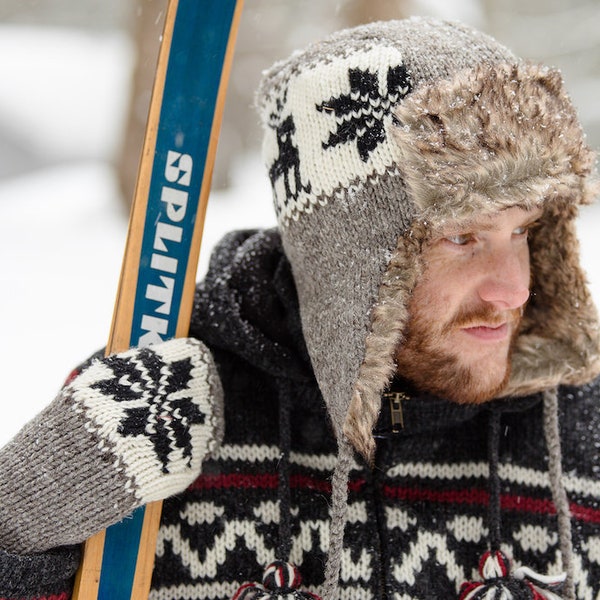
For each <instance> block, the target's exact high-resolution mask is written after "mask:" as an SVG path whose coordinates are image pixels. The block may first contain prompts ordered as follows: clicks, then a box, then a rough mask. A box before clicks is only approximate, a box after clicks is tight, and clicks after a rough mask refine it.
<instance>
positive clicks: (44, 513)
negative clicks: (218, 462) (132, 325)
mask: <svg viewBox="0 0 600 600" xmlns="http://www.w3.org/2000/svg"><path fill="white" fill-rule="evenodd" d="M222 421H223V418H222V389H221V384H220V381H219V379H218V376H217V374H216V370H215V367H214V363H213V361H212V357H211V355H210V353H209V352H208V350H207V349H206V347H205V346H204V345H203V344H202V343H200V342H198V341H197V340H193V339H174V340H170V341H168V342H164V343H161V344H156V345H154V346H150V347H147V348H142V349H131V350H128V351H126V352H122V353H119V354H113V355H111V356H109V357H106V358H103V359H97V360H94V361H92V362H91V364H90V365H89V366H88V367H86V368H84V369H83V370H82V371H81V372H80V373H79V374H77V375H76V376H75V377H74V378H73V379H71V380H70V381H69V382H68V383H67V384H66V385H65V387H64V388H63V389H62V390H61V392H60V394H59V395H58V397H57V398H56V399H55V400H54V401H53V402H52V403H51V404H50V405H49V406H48V407H47V408H46V409H44V410H43V411H42V412H41V413H39V414H38V415H37V416H36V417H35V418H34V419H33V420H32V421H30V422H29V423H28V424H27V425H25V426H24V427H23V429H22V430H21V431H20V432H19V433H18V434H17V435H16V436H15V437H14V438H13V440H11V442H9V443H8V444H7V445H6V446H5V447H4V448H2V449H0V503H1V506H2V510H0V548H2V549H4V550H7V551H11V552H16V553H27V552H40V551H43V550H46V549H49V548H51V547H56V546H60V545H66V544H74V543H80V542H82V541H83V540H85V539H87V538H88V537H90V535H92V534H94V533H96V532H98V531H100V530H102V529H105V528H106V527H108V526H109V525H111V524H113V523H115V522H117V521H119V520H121V519H122V518H123V517H125V516H126V515H128V514H129V513H130V512H131V511H132V510H133V509H135V508H137V507H138V506H140V505H143V504H147V503H148V502H151V501H154V500H160V499H163V498H166V497H168V496H171V495H173V494H176V493H178V492H180V491H182V490H184V489H185V488H186V487H187V486H188V485H189V484H190V483H191V482H192V481H193V480H194V479H195V478H196V477H197V476H198V474H199V472H200V469H201V464H202V461H203V459H204V458H205V457H206V456H207V455H208V454H209V453H211V452H212V451H214V450H215V449H216V447H217V445H218V443H219V441H220V438H221V434H222Z"/></svg>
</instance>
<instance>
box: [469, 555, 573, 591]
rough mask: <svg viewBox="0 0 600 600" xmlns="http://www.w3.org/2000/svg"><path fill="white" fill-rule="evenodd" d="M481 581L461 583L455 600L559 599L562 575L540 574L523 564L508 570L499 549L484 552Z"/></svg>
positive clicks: (508, 567) (481, 564)
mask: <svg viewBox="0 0 600 600" xmlns="http://www.w3.org/2000/svg"><path fill="white" fill-rule="evenodd" d="M479 574H480V575H481V577H482V579H483V581H481V582H469V583H463V585H462V587H461V590H460V595H459V600H479V599H485V600H543V599H546V600H561V596H559V595H558V592H560V590H561V588H562V586H563V583H564V581H565V579H566V575H565V574H564V573H563V574H561V575H557V576H544V575H539V574H537V573H535V572H533V571H532V570H531V569H528V568H527V567H522V568H520V569H516V570H515V571H513V572H512V573H511V569H510V561H509V559H508V557H507V556H506V555H505V554H504V553H502V552H501V551H500V550H496V551H495V552H491V551H490V552H486V553H485V554H484V555H483V557H482V558H481V561H480V563H479Z"/></svg>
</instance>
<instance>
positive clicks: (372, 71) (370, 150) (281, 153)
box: [263, 47, 412, 221]
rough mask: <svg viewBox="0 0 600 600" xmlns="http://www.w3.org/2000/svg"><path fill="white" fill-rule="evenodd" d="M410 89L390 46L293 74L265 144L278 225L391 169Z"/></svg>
mask: <svg viewBox="0 0 600 600" xmlns="http://www.w3.org/2000/svg"><path fill="white" fill-rule="evenodd" d="M324 82H326V83H327V85H326V86H325V84H324ZM411 90H412V84H411V82H410V77H409V73H408V70H407V69H406V67H405V65H404V64H403V61H402V56H401V54H400V52H399V51H398V50H396V49H395V48H391V47H384V48H374V49H370V50H365V51H364V52H361V53H357V54H355V55H353V56H351V57H348V58H343V59H340V60H338V61H335V62H321V63H318V64H317V65H315V66H313V67H312V68H310V69H306V70H304V71H302V72H299V73H297V74H295V75H294V76H292V77H291V78H290V80H289V82H288V84H287V85H286V87H284V88H282V89H281V90H278V93H277V94H274V96H273V97H272V98H271V108H270V110H269V118H268V126H269V132H270V133H268V134H267V136H266V138H265V142H264V145H263V153H264V156H265V160H266V162H267V164H268V165H269V177H270V179H271V184H272V186H273V190H274V195H275V209H276V211H277V214H278V217H279V219H280V220H281V219H283V221H286V220H289V219H291V218H292V219H298V218H299V216H300V215H301V214H302V213H310V212H312V209H313V207H314V206H315V205H316V204H321V205H324V204H326V203H327V202H328V201H329V199H330V198H331V197H332V196H335V195H336V192H338V191H339V190H344V189H347V188H348V187H349V186H350V185H352V182H353V181H355V180H357V179H360V180H365V179H367V178H369V177H372V176H375V175H382V174H383V173H385V172H386V170H388V169H389V168H391V167H392V166H393V164H394V159H393V152H392V149H391V147H390V143H389V140H388V137H389V136H388V133H387V130H388V126H389V123H390V122H391V120H392V118H393V117H392V114H391V112H392V109H393V107H394V106H395V105H396V104H397V103H398V102H400V101H401V100H402V98H404V97H405V96H406V95H407V94H409V93H410V92H411Z"/></svg>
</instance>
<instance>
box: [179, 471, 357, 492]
mask: <svg viewBox="0 0 600 600" xmlns="http://www.w3.org/2000/svg"><path fill="white" fill-rule="evenodd" d="M364 484H365V480H364V479H354V480H351V481H350V482H349V483H348V489H349V490H350V491H351V492H356V491H359V490H360V489H361V488H362V487H363V486H364ZM278 485H279V477H278V476H277V474H271V473H265V474H262V475H243V474H239V473H229V474H227V475H200V477H198V479H196V481H194V483H192V485H191V486H190V488H189V489H191V490H213V489H225V488H242V489H260V490H272V489H277V486H278ZM290 487H291V488H294V489H309V490H316V491H318V492H323V493H326V494H330V493H331V482H329V481H327V480H326V479H319V478H318V477H309V476H308V475H292V476H290Z"/></svg>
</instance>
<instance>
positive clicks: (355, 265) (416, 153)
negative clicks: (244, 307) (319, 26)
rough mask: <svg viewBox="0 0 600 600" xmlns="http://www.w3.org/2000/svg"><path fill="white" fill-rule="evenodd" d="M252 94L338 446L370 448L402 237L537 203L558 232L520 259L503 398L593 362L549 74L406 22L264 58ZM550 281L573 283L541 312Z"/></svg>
mask: <svg viewBox="0 0 600 600" xmlns="http://www.w3.org/2000/svg"><path fill="white" fill-rule="evenodd" d="M257 104H258V107H259V111H260V114H261V118H262V121H263V124H264V129H265V137H264V144H263V157H264V160H265V163H266V165H267V168H268V171H269V176H270V179H271V183H272V186H273V192H274V202H275V208H276V211H277V215H278V221H279V226H280V230H281V236H282V240H283V246H284V250H285V252H286V254H287V256H288V258H289V261H290V263H291V266H292V270H293V274H294V278H295V282H296V285H297V289H298V296H299V302H300V311H301V318H302V323H303V331H304V334H305V337H306V342H307V347H308V349H309V353H310V356H311V360H312V363H313V368H314V371H315V375H316V377H317V380H318V383H319V386H320V388H321V391H322V393H323V396H324V398H325V401H326V403H327V405H328V409H329V412H330V414H331V418H332V422H333V425H334V428H335V430H336V434H337V435H338V439H340V438H341V437H343V436H344V435H345V436H347V438H348V439H349V440H350V442H351V443H352V444H353V446H354V447H355V448H356V449H358V450H359V451H360V452H361V453H362V454H363V455H365V456H367V457H368V458H370V457H372V453H373V449H374V441H373V439H372V436H371V430H372V427H373V425H374V423H375V420H376V418H377V413H378V411H379V406H380V395H381V392H382V391H383V390H384V389H385V387H386V385H387V384H388V382H389V380H390V378H391V377H392V375H393V373H394V362H393V353H394V349H395V348H396V347H397V345H398V344H399V343H401V339H402V334H403V330H404V327H405V324H406V321H407V302H408V298H409V297H410V294H411V291H412V289H413V287H414V284H415V281H416V280H417V278H418V276H419V274H420V271H421V266H420V245H421V243H422V241H423V240H424V239H425V237H426V235H427V230H428V228H429V227H430V226H431V225H432V224H435V222H436V221H441V220H443V219H448V218H452V219H461V218H464V217H466V216H468V215H469V214H473V213H474V212H476V213H481V212H482V211H483V212H486V211H494V210H498V209H499V208H502V207H507V206H511V205H516V204H518V205H524V206H533V205H544V206H545V207H546V206H550V204H551V205H552V207H554V208H552V209H548V210H547V215H548V216H547V222H545V223H543V226H542V227H541V228H540V231H541V233H539V234H538V235H540V236H542V237H541V238H540V239H553V240H556V235H557V233H560V235H561V236H562V238H563V240H556V241H557V244H556V248H555V249H553V250H549V251H548V252H545V250H544V251H540V252H539V255H540V256H539V257H538V258H536V257H535V256H532V268H533V269H534V270H535V269H538V270H540V272H543V273H544V277H546V276H549V277H550V279H551V280H552V281H551V283H549V284H548V285H547V287H546V288H545V287H544V285H546V284H545V282H544V281H542V282H541V283H540V288H539V289H538V290H537V295H538V298H539V299H540V300H541V302H540V303H539V304H538V305H537V306H534V307H533V308H532V309H531V311H532V313H531V315H530V319H529V321H527V326H528V329H529V331H530V337H529V338H527V339H524V340H520V341H519V344H520V349H521V354H522V355H523V356H524V358H522V359H521V358H519V357H516V358H515V361H516V362H517V363H519V364H522V367H520V368H518V369H516V370H515V373H516V375H515V378H516V379H515V381H514V382H512V383H511V385H512V387H511V388H510V390H509V391H519V392H521V391H535V390H537V389H547V388H549V387H551V386H553V385H556V384H557V383H559V382H561V381H569V382H576V381H581V380H586V379H590V378H591V376H592V375H593V374H595V373H597V372H598V370H599V360H598V329H597V320H596V313H595V309H594V307H593V306H592V303H591V300H590V297H589V294H588V292H587V289H586V287H585V278H584V276H583V274H582V273H581V270H580V268H579V266H578V257H577V253H576V250H575V249H574V245H575V241H574V238H575V234H574V226H573V223H572V220H573V216H574V213H573V211H570V209H566V208H565V206H571V205H576V204H580V203H584V202H588V201H590V199H591V196H592V191H591V188H590V185H589V177H588V176H589V174H590V172H591V169H592V164H593V156H592V153H591V152H590V151H589V150H588V149H587V147H586V146H585V143H584V138H583V134H582V132H581V128H580V127H579V123H578V121H577V118H576V115H575V111H574V109H573V107H572V105H571V103H570V101H569V99H568V98H567V96H566V94H565V93H564V91H563V89H562V82H561V79H560V77H559V75H558V74H557V73H556V72H555V71H550V70H547V69H542V68H539V67H534V66H531V65H526V64H524V63H522V62H521V61H519V60H518V59H517V58H515V56H514V55H513V54H512V53H511V52H510V51H509V50H508V49H506V48H505V47H503V46H502V45H500V44H499V43H498V42H496V41H495V40H493V39H492V38H490V37H489V36H486V35H484V34H482V33H480V32H478V31H475V30H472V29H470V28H468V27H466V26H464V25H461V24H456V23H448V22H440V21H437V20H433V19H424V18H412V19H408V20H403V21H391V22H385V23H373V24H369V25H364V26H361V27H358V28H354V29H350V30H345V31H342V32H338V33H336V34H334V35H333V36H331V37H330V38H328V39H326V40H325V41H323V42H320V43H317V44H314V45H312V46H310V47H309V48H308V49H306V50H305V51H303V52H299V53H296V54H294V55H293V56H292V57H291V58H290V59H289V60H287V61H284V62H280V63H278V64H276V65H274V66H273V67H272V68H271V69H270V70H269V71H268V72H267V73H266V74H265V76H264V78H263V81H262V83H261V86H260V88H259V91H258V95H257ZM499 182H503V183H502V186H500V185H499ZM557 216H559V217H560V219H557ZM557 222H560V223H561V225H560V226H559V227H560V232H557V230H556V227H557V225H556V223H557ZM546 236H551V237H550V238H548V237H546ZM563 241H564V245H565V246H561V244H563ZM538 245H539V246H540V247H541V244H540V243H539V242H536V240H532V254H534V253H535V249H536V248H537V246H538ZM565 247H566V249H567V252H563V250H565ZM563 256H568V257H569V258H568V259H563V258H561V257H563ZM551 271H552V272H554V271H556V273H557V274H556V275H554V274H552V275H549V274H550V272H551ZM556 285H570V286H571V288H570V289H575V290H576V293H577V309H574V308H573V306H571V307H566V306H563V305H560V306H559V305H557V301H556V300H555V299H553V297H552V296H553V294H552V289H556V287H555V286H556ZM544 303H545V304H546V305H547V306H546V308H543V306H544ZM540 307H542V308H540ZM565 310H566V314H565ZM536 311H538V312H537V313H536ZM543 311H546V313H544V312H543ZM549 315H550V316H552V317H553V318H555V319H560V323H562V324H564V327H563V325H559V326H558V333H557V334H555V332H552V331H549V328H548V326H547V325H546V326H544V325H543V322H544V320H545V318H546V317H547V316H549ZM569 322H575V323H579V326H580V328H579V330H578V331H575V332H573V330H572V329H571V325H569ZM540 340H541V341H542V342H543V343H546V342H548V344H549V347H550V348H551V350H549V351H548V353H547V356H545V357H543V359H542V360H539V357H533V355H532V353H531V351H530V349H531V348H533V347H539V345H540V344H539V342H540ZM548 344H546V345H548ZM565 360H566V361H567V364H566V366H565Z"/></svg>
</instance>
